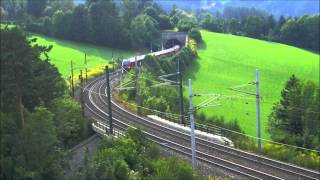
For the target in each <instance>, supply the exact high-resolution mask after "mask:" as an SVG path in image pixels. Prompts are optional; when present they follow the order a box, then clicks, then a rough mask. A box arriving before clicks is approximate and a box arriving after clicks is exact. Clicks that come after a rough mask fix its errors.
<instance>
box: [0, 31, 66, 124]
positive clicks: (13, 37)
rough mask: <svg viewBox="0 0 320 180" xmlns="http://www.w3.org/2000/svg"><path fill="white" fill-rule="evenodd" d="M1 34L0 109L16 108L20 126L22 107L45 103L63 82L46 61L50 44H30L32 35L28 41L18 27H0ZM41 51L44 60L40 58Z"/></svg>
mask: <svg viewBox="0 0 320 180" xmlns="http://www.w3.org/2000/svg"><path fill="white" fill-rule="evenodd" d="M1 37H2V38H1V82H6V83H4V84H3V86H2V87H1V90H2V91H1V99H2V101H3V104H5V105H6V106H4V107H3V109H2V111H5V112H16V113H17V115H19V116H20V126H21V128H22V127H23V123H24V122H23V121H24V120H23V119H24V115H23V107H25V108H27V109H28V110H29V111H32V110H33V108H34V107H35V106H37V105H39V104H40V102H43V103H44V105H49V104H50V103H51V102H52V100H53V99H54V98H56V97H59V96H61V95H62V94H64V92H65V89H66V86H65V84H64V80H63V79H62V78H61V77H60V74H59V73H58V70H57V68H56V67H55V66H54V65H52V64H50V63H49V59H48V56H47V53H48V52H49V51H50V49H51V47H45V46H39V45H37V44H35V45H32V43H33V44H34V43H35V42H36V39H31V40H29V41H28V40H27V39H26V36H25V35H24V34H23V32H22V31H21V30H19V29H18V28H13V29H1ZM41 54H42V55H44V56H45V57H46V58H45V60H41V59H40V55H41ZM40 84H41V86H40ZM17 107H18V108H17Z"/></svg>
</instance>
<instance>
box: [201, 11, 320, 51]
mask: <svg viewBox="0 0 320 180" xmlns="http://www.w3.org/2000/svg"><path fill="white" fill-rule="evenodd" d="M196 15H197V19H198V22H200V23H199V24H200V25H201V27H202V28H204V29H207V30H209V31H212V32H223V33H231V34H234V35H243V36H248V37H253V38H258V39H267V40H270V41H275V42H282V43H286V44H290V45H294V46H297V47H301V48H306V49H310V50H313V51H316V52H319V17H320V15H319V14H315V15H304V16H302V17H294V18H291V17H289V18H288V19H286V18H285V17H283V16H280V18H279V20H276V19H275V18H274V16H273V15H271V14H268V13H267V12H264V11H261V10H258V9H255V8H245V7H240V8H239V7H227V8H225V9H224V11H223V14H222V15H221V14H220V13H216V14H215V15H212V14H211V13H209V12H208V11H200V12H198V13H197V14H196Z"/></svg>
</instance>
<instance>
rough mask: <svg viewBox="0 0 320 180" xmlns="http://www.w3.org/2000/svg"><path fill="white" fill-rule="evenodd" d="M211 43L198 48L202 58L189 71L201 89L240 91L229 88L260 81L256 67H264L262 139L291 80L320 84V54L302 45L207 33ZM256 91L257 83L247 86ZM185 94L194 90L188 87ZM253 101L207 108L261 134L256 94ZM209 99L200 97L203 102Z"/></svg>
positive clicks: (196, 89)
mask: <svg viewBox="0 0 320 180" xmlns="http://www.w3.org/2000/svg"><path fill="white" fill-rule="evenodd" d="M201 34H202V38H203V40H204V41H205V43H204V45H203V47H202V48H200V49H199V50H198V55H199V58H198V59H197V61H196V62H194V63H193V65H192V66H190V68H189V69H188V71H187V73H186V74H184V81H185V85H187V79H188V78H191V79H192V80H193V91H194V92H195V93H219V94H224V95H235V94H239V93H237V92H234V91H230V90H228V89H227V88H229V87H233V86H236V85H241V84H245V83H248V82H252V81H254V80H255V71H256V69H259V70H260V81H261V82H260V85H261V86H260V87H261V91H260V92H261V96H262V102H261V121H262V128H263V129H262V137H263V138H267V139H268V138H269V135H268V134H267V131H266V128H267V117H268V115H269V114H270V112H271V109H272V105H273V103H275V102H277V101H278V100H279V98H280V92H281V90H282V89H283V87H284V85H285V82H286V81H287V80H288V78H289V77H290V76H291V75H292V74H295V75H296V76H297V77H298V78H300V79H304V80H313V81H315V82H316V83H319V54H314V53H311V52H308V51H305V50H302V49H299V48H295V47H291V46H287V45H283V44H278V43H272V42H267V41H261V40H256V39H251V38H246V37H239V36H233V35H227V34H219V33H212V32H206V31H202V32H201ZM244 90H246V91H250V92H254V91H255V86H247V87H244ZM184 93H185V96H186V95H187V93H188V91H187V88H185V92H184ZM246 98H248V99H237V100H236V99H234V100H223V101H220V102H221V106H216V107H208V108H205V109H202V110H201V111H203V112H205V114H206V115H207V116H213V115H219V116H220V115H222V116H224V117H225V118H226V119H228V120H231V119H237V120H238V122H239V124H240V126H241V128H242V129H243V130H245V131H246V133H247V134H250V135H254V136H255V135H256V131H257V130H256V129H257V128H256V106H255V97H254V96H247V97H246ZM203 100H204V98H200V97H199V98H194V104H195V105H197V104H199V103H200V102H201V101H203Z"/></svg>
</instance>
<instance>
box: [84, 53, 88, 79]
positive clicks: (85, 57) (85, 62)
mask: <svg viewBox="0 0 320 180" xmlns="http://www.w3.org/2000/svg"><path fill="white" fill-rule="evenodd" d="M84 64H85V65H86V83H87V82H88V65H87V54H86V53H84Z"/></svg>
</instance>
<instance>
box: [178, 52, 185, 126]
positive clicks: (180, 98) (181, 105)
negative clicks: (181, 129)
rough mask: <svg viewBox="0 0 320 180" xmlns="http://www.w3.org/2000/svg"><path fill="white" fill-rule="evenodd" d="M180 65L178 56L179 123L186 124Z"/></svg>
mask: <svg viewBox="0 0 320 180" xmlns="http://www.w3.org/2000/svg"><path fill="white" fill-rule="evenodd" d="M180 67H181V65H180V59H179V58H178V62H177V73H178V82H179V110H180V123H182V124H183V125H186V123H185V122H184V115H183V89H182V73H181V68H180Z"/></svg>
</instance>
